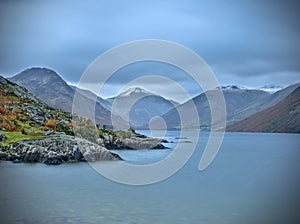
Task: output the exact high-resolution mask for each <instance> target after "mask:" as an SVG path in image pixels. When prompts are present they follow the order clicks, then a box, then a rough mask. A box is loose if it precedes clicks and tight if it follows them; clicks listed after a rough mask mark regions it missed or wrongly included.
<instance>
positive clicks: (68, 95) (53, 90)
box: [10, 68, 120, 125]
mask: <svg viewBox="0 0 300 224" xmlns="http://www.w3.org/2000/svg"><path fill="white" fill-rule="evenodd" d="M10 80H11V81H12V82H15V83H17V84H18V85H20V86H23V87H25V88H26V89H28V90H29V91H30V92H31V93H32V94H33V95H34V96H36V97H38V98H40V99H41V100H42V101H43V102H45V103H46V104H48V105H49V106H51V107H53V108H57V109H61V110H63V111H66V112H71V111H72V106H73V97H74V94H75V89H74V88H71V87H70V86H69V85H68V84H67V83H66V82H65V81H64V80H63V79H62V78H61V77H60V76H59V75H58V74H57V73H56V72H55V71H53V70H50V69H47V68H29V69H26V70H24V71H23V72H21V73H20V74H17V75H15V76H14V77H12V78H10ZM79 99H80V102H82V105H81V107H80V110H81V111H79V113H80V112H81V113H82V114H84V115H85V116H87V117H89V118H92V117H93V116H94V114H88V113H87V112H89V111H92V109H91V108H93V107H94V104H95V102H94V101H93V100H92V99H91V98H89V97H86V96H85V95H82V94H80V93H79ZM89 108H90V109H89ZM95 112H96V115H95V118H96V122H97V123H99V124H102V125H104V124H105V125H111V114H110V111H109V110H107V109H106V108H104V107H103V106H102V105H101V104H100V103H99V102H96V105H95ZM119 120H120V119H119Z"/></svg>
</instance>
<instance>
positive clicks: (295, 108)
mask: <svg viewBox="0 0 300 224" xmlns="http://www.w3.org/2000/svg"><path fill="white" fill-rule="evenodd" d="M227 130H228V131H245V132H292V133H300V86H298V87H297V88H296V89H295V90H293V92H292V93H291V94H289V95H288V96H287V97H286V98H284V99H283V100H281V101H280V102H278V103H277V104H275V105H273V106H271V107H269V108H267V109H265V110H262V111H260V112H258V113H256V114H254V115H252V116H250V117H248V118H246V119H244V120H242V121H239V122H237V123H235V124H233V125H230V126H229V127H227Z"/></svg>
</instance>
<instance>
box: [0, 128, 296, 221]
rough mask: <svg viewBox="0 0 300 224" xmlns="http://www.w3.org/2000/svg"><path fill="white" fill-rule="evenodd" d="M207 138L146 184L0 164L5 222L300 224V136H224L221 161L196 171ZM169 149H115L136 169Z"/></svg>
mask: <svg viewBox="0 0 300 224" xmlns="http://www.w3.org/2000/svg"><path fill="white" fill-rule="evenodd" d="M140 132H142V133H144V134H149V132H147V131H140ZM178 136H179V132H177V131H168V132H167V136H166V138H167V140H169V141H174V143H167V144H166V145H167V146H168V147H170V148H171V147H174V146H175V144H176V141H179V140H180V139H177V137H178ZM186 137H187V139H182V140H188V136H186ZM207 137H208V133H202V134H201V137H200V140H199V142H198V144H197V148H196V150H195V152H194V154H193V156H192V158H191V159H190V160H189V161H188V163H187V164H186V165H185V166H184V167H183V168H182V169H181V170H180V171H179V172H177V173H176V174H175V175H173V176H171V177H170V178H168V179H166V180H164V181H162V182H159V183H156V184H151V185H147V186H128V185H123V184H118V183H115V182H112V181H110V180H108V179H106V178H104V177H102V176H101V175H100V174H98V173H97V172H96V171H95V170H93V169H92V168H91V167H90V166H89V164H88V163H75V164H63V165H59V166H47V165H44V164H13V163H11V162H4V161H1V162H0V184H1V192H0V203H1V204H0V214H1V216H0V223H54V224H55V223H146V224H147V223H151V224H152V223H164V224H166V223H172V224H173V223H191V224H193V223H195V224H201V223H217V224H219V223H230V224H231V223H237V224H238V223H299V220H300V219H298V218H299V217H297V214H298V208H299V206H300V200H299V199H300V190H299V189H300V175H299V171H300V147H299V145H300V138H299V135H297V134H262V133H226V136H225V139H224V142H223V144H222V147H221V149H220V151H219V153H218V155H217V157H216V159H215V160H214V161H213V163H212V164H211V165H210V166H209V167H208V168H207V169H206V170H204V171H199V170H198V164H199V160H200V158H201V154H202V152H203V149H204V147H205V143H206V141H207ZM185 144H186V147H191V146H192V145H191V144H193V143H185ZM171 152H172V149H168V150H139V151H135V150H128V151H127V150H126V151H118V153H119V154H120V155H121V156H122V157H123V158H124V159H125V160H127V161H128V162H130V163H133V164H149V163H153V162H157V161H159V160H160V159H161V158H164V157H166V156H167V155H168V154H169V153H171Z"/></svg>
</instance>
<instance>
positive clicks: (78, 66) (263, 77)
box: [0, 0, 300, 101]
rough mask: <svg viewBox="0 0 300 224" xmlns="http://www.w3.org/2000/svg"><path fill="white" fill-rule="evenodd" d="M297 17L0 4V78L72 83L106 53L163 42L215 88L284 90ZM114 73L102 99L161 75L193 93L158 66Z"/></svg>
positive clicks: (251, 5)
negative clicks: (39, 75)
mask: <svg viewBox="0 0 300 224" xmlns="http://www.w3.org/2000/svg"><path fill="white" fill-rule="evenodd" d="M299 15H300V4H299V3H298V1H276V0H274V1H273V0H272V1H271V0H270V1H259V0H251V1H250V0H249V1H233V0H227V1H222V0H210V1H201V0H186V1H174V0H167V1H162V0H157V1H155V0H152V1H145V0H139V1H130V0H129V1H120V0H119V1H114V0H112V1H59V0H56V1H38V0H29V1H21V0H19V1H18V0H12V1H8V0H6V1H0V17H1V18H0V34H1V35H0V49H1V50H0V74H2V75H4V76H6V77H8V76H12V75H14V74H17V73H18V72H20V71H22V70H23V69H25V68H28V67H32V66H42V67H49V68H52V69H54V70H55V71H57V72H58V73H59V74H60V75H61V76H62V77H63V78H64V79H65V80H66V81H68V82H69V83H77V82H78V80H79V79H80V77H81V76H82V74H83V72H84V71H85V70H86V69H87V67H88V65H89V64H90V63H91V62H92V61H93V60H94V59H95V58H97V57H98V56H99V55H101V54H102V53H103V52H105V51H107V50H109V49H110V48H113V47H115V46H117V45H120V44H123V43H125V42H129V41H134V40H139V39H163V40H169V41H174V42H177V43H179V44H181V45H184V46H186V47H188V48H190V49H192V50H193V51H195V52H196V53H197V54H199V55H200V56H201V57H202V58H203V59H204V60H205V61H206V63H207V64H208V65H209V66H210V67H211V68H212V70H213V71H214V73H215V75H216V77H217V78H218V80H219V82H220V83H221V84H222V85H227V84H238V85H243V86H247V87H259V86H263V85H265V84H276V85H288V84H292V83H295V82H299V81H300V63H299V59H300V43H299V40H300V26H299V24H298V23H299V21H300V18H299V17H300V16H299ZM112 63H113V62H112ZM119 73H122V75H119V77H117V76H116V77H115V78H112V79H111V80H110V81H109V83H107V86H108V87H109V88H107V91H105V92H102V95H103V96H105V97H108V96H111V95H114V94H116V92H117V91H118V90H119V88H120V86H122V85H124V84H126V83H128V82H129V81H134V79H135V78H137V77H139V76H142V75H164V74H167V75H166V76H167V77H170V78H172V77H173V76H174V77H175V76H176V77H177V78H178V83H179V84H180V85H181V84H182V85H183V86H184V88H189V92H190V93H191V94H192V95H193V94H197V93H199V89H197V87H196V86H195V85H194V84H193V83H192V82H193V81H192V80H190V79H189V78H188V77H187V76H186V75H185V74H182V72H181V71H179V70H178V69H176V68H170V66H165V65H160V64H159V63H144V64H143V63H140V64H138V65H133V66H132V67H131V68H124V69H123V70H122V71H120V72H119ZM179 77H183V78H181V79H180V78H179ZM138 84H139V83H135V85H138ZM144 84H145V88H148V89H151V90H153V91H155V90H157V91H160V94H163V95H165V96H167V97H168V98H173V99H178V100H179V101H180V100H182V99H180V96H177V95H176V89H172V88H161V87H158V85H155V84H156V83H155V80H153V82H149V80H148V81H147V82H146V83H144ZM147 85H148V86H147ZM151 86H152V87H151ZM165 87H168V86H167V84H166V85H165Z"/></svg>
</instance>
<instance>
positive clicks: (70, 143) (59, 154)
mask: <svg viewBox="0 0 300 224" xmlns="http://www.w3.org/2000/svg"><path fill="white" fill-rule="evenodd" d="M0 159H2V160H9V161H14V162H27V163H34V162H41V163H45V164H48V165H58V164H62V163H63V162H81V161H83V162H85V161H88V162H90V161H91V162H92V161H100V160H121V158H120V157H119V155H117V154H115V153H111V152H110V151H109V150H107V149H106V148H104V147H103V146H100V145H98V144H95V143H92V142H89V141H86V140H83V139H80V138H74V137H72V136H68V135H60V136H52V137H48V138H45V139H42V140H30V141H21V142H18V143H14V144H12V145H9V146H2V147H0Z"/></svg>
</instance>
